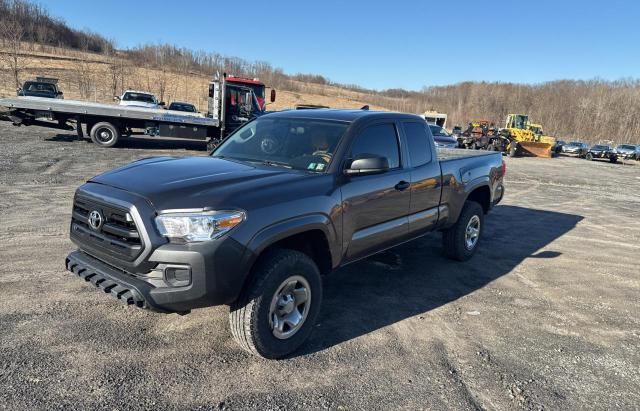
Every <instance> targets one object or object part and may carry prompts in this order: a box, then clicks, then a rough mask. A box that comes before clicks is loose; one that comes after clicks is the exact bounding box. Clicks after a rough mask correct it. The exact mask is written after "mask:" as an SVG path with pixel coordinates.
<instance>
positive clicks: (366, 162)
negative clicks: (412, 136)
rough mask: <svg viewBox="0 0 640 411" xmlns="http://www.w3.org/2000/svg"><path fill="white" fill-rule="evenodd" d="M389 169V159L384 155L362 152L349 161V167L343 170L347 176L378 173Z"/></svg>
mask: <svg viewBox="0 0 640 411" xmlns="http://www.w3.org/2000/svg"><path fill="white" fill-rule="evenodd" d="M387 170H389V160H388V159H387V158H386V157H381V156H377V155H375V154H363V155H361V156H360V157H359V158H356V159H354V160H353V161H352V162H351V165H350V166H349V168H347V169H345V170H344V174H345V175H348V176H362V175H369V174H380V173H384V172H385V171H387Z"/></svg>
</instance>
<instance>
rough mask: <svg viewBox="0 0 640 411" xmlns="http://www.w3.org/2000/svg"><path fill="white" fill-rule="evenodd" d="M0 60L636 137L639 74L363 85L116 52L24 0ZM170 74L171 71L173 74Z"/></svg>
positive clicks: (196, 56) (151, 50)
mask: <svg viewBox="0 0 640 411" xmlns="http://www.w3.org/2000/svg"><path fill="white" fill-rule="evenodd" d="M0 41H1V43H0V45H2V46H3V48H4V50H5V52H0V60H2V61H3V62H4V63H5V64H4V65H5V67H8V68H9V70H10V71H11V72H12V74H13V77H14V79H15V82H16V85H19V82H20V78H19V77H20V76H19V73H20V70H21V68H22V67H23V66H24V64H25V63H24V61H22V60H21V59H24V55H23V53H24V48H25V44H26V45H29V44H45V45H52V46H57V47H63V48H71V49H77V50H82V51H88V52H94V53H101V54H105V55H108V56H109V61H110V63H109V64H108V66H109V67H108V69H107V70H105V71H103V72H101V73H94V72H93V71H92V69H91V67H90V66H89V65H88V64H85V63H83V62H79V63H78V64H77V68H76V71H77V73H76V74H77V76H76V77H77V82H78V88H79V90H80V94H81V95H82V96H83V97H85V95H87V96H88V95H90V93H91V90H92V89H94V90H95V84H96V83H97V82H100V83H108V84H109V85H110V89H111V91H112V92H113V94H117V93H118V92H119V91H121V90H122V89H124V88H125V87H126V86H127V84H128V83H130V82H131V81H132V77H133V76H134V75H135V74H134V73H135V70H134V68H147V69H153V70H157V71H159V72H160V75H158V76H157V77H156V78H155V83H157V84H154V87H153V88H154V89H157V90H159V93H160V96H159V97H160V98H161V99H163V98H164V94H165V93H166V92H169V89H170V88H171V87H172V88H174V89H175V88H176V87H178V86H180V87H181V88H183V89H187V82H188V79H189V76H190V75H205V76H209V77H211V76H213V75H215V74H216V73H220V74H222V73H223V72H227V73H230V74H234V75H239V76H245V77H258V78H260V79H261V80H262V81H264V82H265V84H267V85H268V86H270V87H273V88H278V89H281V90H286V91H292V92H300V93H307V94H320V95H325V96H336V95H340V96H342V97H348V98H353V99H354V100H357V101H366V102H368V103H370V104H375V105H378V106H381V107H385V108H387V109H390V110H396V111H405V112H414V113H422V112H424V111H427V110H437V111H440V112H444V113H447V114H448V116H449V122H448V124H449V127H452V126H453V125H460V126H462V127H464V126H465V125H466V124H467V123H468V122H470V121H472V120H474V119H481V118H483V119H488V120H489V121H492V122H495V123H496V124H498V125H501V124H503V122H504V120H505V117H506V115H507V114H508V113H521V114H529V115H530V118H531V120H532V122H535V123H540V124H542V125H543V127H544V129H545V131H546V133H547V134H550V135H555V136H556V137H558V138H561V139H567V140H568V139H571V140H574V139H577V140H583V141H589V142H597V141H601V140H613V141H615V142H618V143H620V142H633V143H640V116H639V115H638V114H639V113H640V80H638V79H622V80H618V81H604V80H599V79H594V80H588V81H580V80H559V81H553V82H547V83H542V84H534V85H528V84H514V83H499V82H463V83H458V84H454V85H449V86H438V87H424V88H423V89H422V90H419V91H411V90H404V89H388V90H370V89H366V88H364V87H362V86H359V85H350V84H340V83H335V82H333V81H331V80H330V79H328V78H326V77H325V76H322V75H318V74H305V73H298V74H286V73H285V72H284V71H283V70H282V69H281V68H278V67H274V66H273V65H272V64H271V63H268V62H264V61H250V60H246V59H242V58H239V57H233V56H224V55H222V54H219V53H215V52H206V51H194V50H190V49H186V48H180V47H176V46H174V45H169V44H145V45H140V46H137V47H133V48H131V49H128V50H118V51H116V50H115V45H114V43H113V42H112V41H110V40H108V39H106V38H105V37H103V36H101V35H99V34H96V33H92V32H89V31H82V30H76V29H73V28H71V27H69V26H68V25H67V24H66V23H65V22H64V21H62V20H60V19H57V18H54V17H51V16H50V15H49V13H48V11H47V10H46V9H44V8H43V7H42V6H39V5H37V4H35V3H31V2H29V1H26V0H0ZM168 73H176V74H180V76H179V78H180V79H181V80H180V81H181V82H183V83H184V84H181V85H176V84H170V82H171V80H170V78H171V77H170V76H168ZM174 78H175V77H174Z"/></svg>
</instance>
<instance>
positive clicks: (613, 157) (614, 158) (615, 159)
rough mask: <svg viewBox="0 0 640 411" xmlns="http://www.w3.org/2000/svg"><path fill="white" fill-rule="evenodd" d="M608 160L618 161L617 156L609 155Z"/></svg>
mask: <svg viewBox="0 0 640 411" xmlns="http://www.w3.org/2000/svg"><path fill="white" fill-rule="evenodd" d="M609 161H610V162H612V163H617V162H618V157H617V156H611V157H609Z"/></svg>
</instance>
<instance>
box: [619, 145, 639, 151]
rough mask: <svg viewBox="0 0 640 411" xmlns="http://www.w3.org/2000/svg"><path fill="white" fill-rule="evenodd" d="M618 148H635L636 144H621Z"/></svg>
mask: <svg viewBox="0 0 640 411" xmlns="http://www.w3.org/2000/svg"><path fill="white" fill-rule="evenodd" d="M618 148H620V149H622V150H635V149H636V146H631V145H628V144H622V145H620V146H618Z"/></svg>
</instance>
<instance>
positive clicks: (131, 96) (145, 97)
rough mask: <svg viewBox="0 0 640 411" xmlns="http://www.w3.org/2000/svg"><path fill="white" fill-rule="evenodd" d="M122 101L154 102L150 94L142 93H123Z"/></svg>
mask: <svg viewBox="0 0 640 411" xmlns="http://www.w3.org/2000/svg"><path fill="white" fill-rule="evenodd" d="M122 99H123V100H124V101H141V102H143V103H151V104H155V102H156V101H155V99H154V98H153V96H152V95H151V94H144V93H131V92H129V93H124V97H122Z"/></svg>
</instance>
